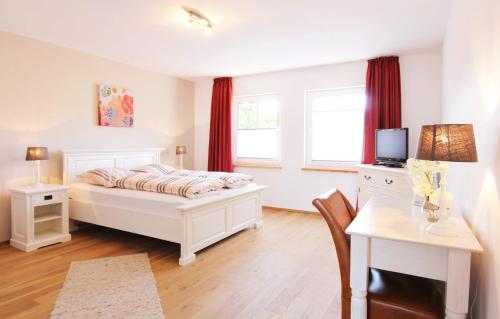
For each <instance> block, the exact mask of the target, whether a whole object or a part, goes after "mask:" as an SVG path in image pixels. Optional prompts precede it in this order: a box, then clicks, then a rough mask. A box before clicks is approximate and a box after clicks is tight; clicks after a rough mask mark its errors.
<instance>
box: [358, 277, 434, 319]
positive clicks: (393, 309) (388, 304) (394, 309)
mask: <svg viewBox="0 0 500 319" xmlns="http://www.w3.org/2000/svg"><path fill="white" fill-rule="evenodd" d="M443 291H444V283H443V282H440V281H436V280H431V279H426V278H421V277H415V276H410V275H404V274H400V273H393V272H389V271H383V270H378V269H370V284H369V287H368V297H367V300H368V314H369V315H368V317H369V318H370V319H388V318H392V319H396V318H397V319H441V318H444V311H443V310H444V309H443V304H444V300H443V293H442V292H443Z"/></svg>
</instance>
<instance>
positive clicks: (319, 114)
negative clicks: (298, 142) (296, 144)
mask: <svg viewBox="0 0 500 319" xmlns="http://www.w3.org/2000/svg"><path fill="white" fill-rule="evenodd" d="M364 110H365V90H364V87H353V88H340V89H328V90H315V91H306V165H311V166H314V165H319V166H321V165H332V164H347V165H349V164H352V163H359V162H360V161H361V152H362V147H363V145H362V144H363V128H364Z"/></svg>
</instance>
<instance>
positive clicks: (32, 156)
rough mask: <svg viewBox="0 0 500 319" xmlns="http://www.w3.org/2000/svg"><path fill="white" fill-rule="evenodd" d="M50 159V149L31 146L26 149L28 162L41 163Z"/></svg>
mask: <svg viewBox="0 0 500 319" xmlns="http://www.w3.org/2000/svg"><path fill="white" fill-rule="evenodd" d="M48 159H49V149H48V148H46V147H40V146H30V147H28V148H27V149H26V160H27V161H40V160H48Z"/></svg>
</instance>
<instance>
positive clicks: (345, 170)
mask: <svg viewBox="0 0 500 319" xmlns="http://www.w3.org/2000/svg"><path fill="white" fill-rule="evenodd" d="M302 170H303V171H306V172H330V173H350V174H357V173H358V168H357V167H355V166H352V167H351V166H344V167H342V166H340V167H334V166H324V167H320V166H306V167H302Z"/></svg>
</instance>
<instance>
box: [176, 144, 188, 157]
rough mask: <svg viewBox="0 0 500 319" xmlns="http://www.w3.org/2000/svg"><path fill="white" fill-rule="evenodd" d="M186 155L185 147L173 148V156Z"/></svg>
mask: <svg viewBox="0 0 500 319" xmlns="http://www.w3.org/2000/svg"><path fill="white" fill-rule="evenodd" d="M186 153H187V149H186V145H179V146H176V147H175V154H177V155H184V154H186Z"/></svg>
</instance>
